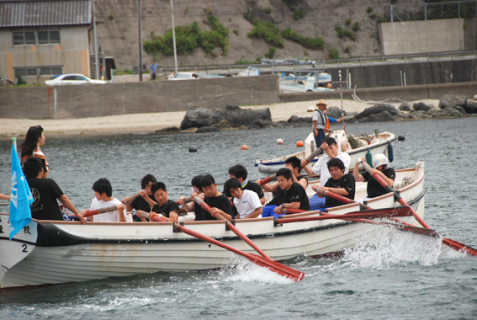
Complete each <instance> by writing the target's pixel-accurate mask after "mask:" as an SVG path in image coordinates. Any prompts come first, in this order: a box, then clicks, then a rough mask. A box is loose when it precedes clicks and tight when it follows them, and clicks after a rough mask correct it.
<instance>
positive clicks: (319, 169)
mask: <svg viewBox="0 0 477 320" xmlns="http://www.w3.org/2000/svg"><path fill="white" fill-rule="evenodd" d="M336 158H338V159H340V160H341V161H343V164H344V167H345V171H344V173H345V174H347V173H348V169H349V164H350V162H351V158H350V157H349V154H347V153H346V152H343V153H340V154H339V155H338V156H337V157H336ZM328 161H330V157H329V156H328V154H326V153H325V154H324V155H323V157H321V158H320V159H318V161H317V162H316V163H315V165H314V166H313V168H311V171H313V173H314V174H319V175H320V187H324V186H325V183H326V182H327V181H328V179H329V178H331V174H330V171H329V170H328Z"/></svg>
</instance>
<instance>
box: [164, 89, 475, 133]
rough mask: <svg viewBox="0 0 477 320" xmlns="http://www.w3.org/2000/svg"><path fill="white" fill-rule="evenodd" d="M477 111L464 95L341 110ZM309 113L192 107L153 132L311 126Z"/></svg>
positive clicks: (384, 117) (378, 115)
mask: <svg viewBox="0 0 477 320" xmlns="http://www.w3.org/2000/svg"><path fill="white" fill-rule="evenodd" d="M476 113H477V102H476V101H474V100H469V99H467V97H465V96H454V95H445V96H443V97H441V98H440V99H439V104H438V105H437V106H434V105H431V104H426V103H424V102H416V103H413V104H411V103H409V102H407V101H403V102H401V104H400V105H399V106H397V107H396V106H394V105H392V104H391V103H377V104H375V105H373V106H371V107H369V108H366V109H364V110H363V111H362V112H359V113H358V112H345V113H344V116H345V118H346V121H347V122H355V123H362V122H385V121H405V120H418V119H429V118H442V119H447V118H460V117H468V116H472V115H474V114H476ZM328 116H329V117H331V118H335V119H336V118H341V117H342V116H343V112H342V111H341V109H339V108H337V107H329V108H328ZM311 122H312V120H311V116H310V117H299V116H296V115H292V116H291V117H290V118H289V119H288V120H287V121H283V120H282V121H275V122H274V121H272V117H271V113H270V110H269V108H263V109H257V110H248V109H241V108H239V107H233V106H229V107H226V108H216V109H207V108H192V109H191V110H189V111H188V112H187V113H186V115H185V117H184V119H183V120H182V123H181V127H180V129H179V128H177V127H171V128H166V129H162V130H158V131H156V132H163V133H165V132H180V131H181V130H194V129H197V132H198V133H203V132H215V131H220V130H232V129H239V130H247V129H265V128H287V127H303V126H311Z"/></svg>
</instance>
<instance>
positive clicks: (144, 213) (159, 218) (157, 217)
mask: <svg viewBox="0 0 477 320" xmlns="http://www.w3.org/2000/svg"><path fill="white" fill-rule="evenodd" d="M137 213H138V214H139V215H140V216H141V217H143V218H149V213H148V212H146V211H142V210H138V211H137ZM151 220H152V221H155V222H167V220H166V219H163V218H161V217H159V216H156V215H154V216H152V217H151Z"/></svg>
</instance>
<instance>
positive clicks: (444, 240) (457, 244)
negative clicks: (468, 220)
mask: <svg viewBox="0 0 477 320" xmlns="http://www.w3.org/2000/svg"><path fill="white" fill-rule="evenodd" d="M361 163H362V164H363V166H364V168H365V169H366V171H367V172H369V173H370V174H371V170H372V168H371V167H370V166H369V164H367V163H366V162H361ZM372 176H373V177H374V179H376V181H378V182H379V184H381V186H383V188H384V189H385V190H386V191H387V192H392V193H394V198H395V199H397V201H398V202H399V203H400V204H401V205H402V206H409V205H408V204H407V202H406V201H405V200H404V199H403V198H402V197H401V195H400V194H399V192H397V191H395V190H394V189H393V188H392V187H391V186H390V185H388V184H387V183H386V181H384V180H383V178H382V177H381V176H380V175H379V173H377V172H376V173H374V174H372ZM411 210H412V215H413V216H414V218H415V219H416V220H417V221H418V222H419V223H420V224H421V226H423V227H424V228H426V229H430V227H429V226H428V225H427V223H425V222H424V220H423V219H422V218H421V217H420V216H419V215H418V214H417V212H416V211H414V210H413V209H412V208H411ZM442 243H444V244H445V245H447V246H448V247H450V248H452V249H454V250H457V251H464V252H465V253H467V254H469V255H471V256H477V250H475V249H474V248H472V247H469V246H467V245H465V244H463V243H460V242H457V241H455V240H451V239H447V238H444V237H443V238H442Z"/></svg>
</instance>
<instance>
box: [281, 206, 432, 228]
mask: <svg viewBox="0 0 477 320" xmlns="http://www.w3.org/2000/svg"><path fill="white" fill-rule="evenodd" d="M346 199H347V198H346ZM348 200H349V199H348ZM396 209H397V210H396ZM283 211H286V212H284V213H303V212H308V211H307V210H301V209H290V208H285V209H282V212H283ZM371 211H372V213H371V215H374V216H366V219H363V218H349V217H348V215H349V214H350V213H361V214H366V213H367V212H371ZM399 211H402V213H400V212H399ZM350 213H347V214H343V215H334V216H333V217H332V218H330V219H340V220H347V221H353V222H361V223H367V224H375V225H382V226H385V227H391V228H395V229H399V230H402V231H409V232H414V233H418V234H423V235H426V236H433V237H437V236H438V235H439V234H438V233H437V231H435V230H432V229H424V228H418V227H415V226H412V225H405V224H396V223H390V222H384V221H374V220H369V219H371V218H391V217H396V216H398V215H399V216H402V215H401V214H404V215H405V216H412V213H411V211H410V209H409V208H408V207H399V208H386V209H378V210H368V211H358V212H350ZM379 213H382V216H378V214H379ZM389 213H391V215H390V214H389ZM322 215H323V216H324V217H329V216H332V215H330V214H328V213H322ZM335 216H336V217H335ZM290 219H293V220H295V219H300V220H296V221H311V220H323V219H315V217H303V219H302V218H281V221H278V220H277V222H280V223H284V222H285V223H286V222H294V221H290ZM396 220H398V219H396ZM399 221H400V220H399Z"/></svg>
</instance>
